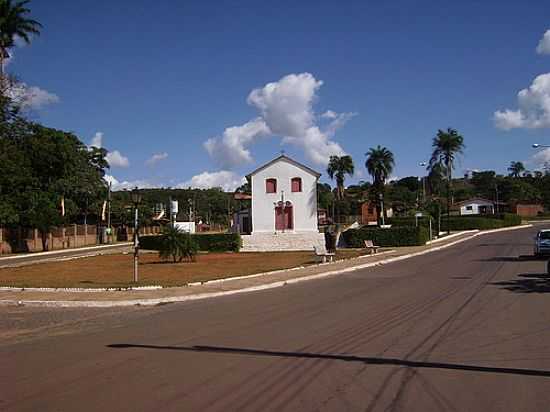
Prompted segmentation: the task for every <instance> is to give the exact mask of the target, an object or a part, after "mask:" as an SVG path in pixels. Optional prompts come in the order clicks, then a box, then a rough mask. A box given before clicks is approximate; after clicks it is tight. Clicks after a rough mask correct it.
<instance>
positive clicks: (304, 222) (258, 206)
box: [235, 155, 324, 251]
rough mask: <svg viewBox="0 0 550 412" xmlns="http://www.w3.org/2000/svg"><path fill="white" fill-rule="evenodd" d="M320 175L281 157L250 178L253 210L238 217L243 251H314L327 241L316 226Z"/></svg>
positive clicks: (236, 220) (241, 213) (258, 170)
mask: <svg viewBox="0 0 550 412" xmlns="http://www.w3.org/2000/svg"><path fill="white" fill-rule="evenodd" d="M320 176H321V174H320V173H318V172H316V171H315V170H313V169H310V168H309V167H307V166H304V165H303V164H301V163H298V162H297V161H295V160H293V159H291V158H289V157H288V156H285V155H281V156H279V157H277V158H276V159H274V160H272V161H271V162H269V163H267V164H265V165H263V166H261V167H259V168H258V169H256V170H254V171H253V172H252V173H250V174H249V175H248V176H247V179H248V181H249V182H250V184H251V189H252V200H251V205H252V207H251V210H250V211H248V213H244V214H243V212H240V213H239V215H238V216H236V217H235V222H236V223H237V222H238V225H237V226H238V229H239V230H240V231H241V232H245V231H244V230H243V228H244V227H246V228H247V231H249V232H250V234H249V235H243V249H242V250H243V251H271V250H312V249H313V246H314V245H316V244H318V243H320V242H324V235H323V234H321V233H319V229H318V226H317V181H318V180H319V177H320Z"/></svg>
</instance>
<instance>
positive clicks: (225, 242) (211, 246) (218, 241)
mask: <svg viewBox="0 0 550 412" xmlns="http://www.w3.org/2000/svg"><path fill="white" fill-rule="evenodd" d="M193 238H194V239H195V240H196V241H197V243H198V245H199V250H203V251H209V252H238V251H239V250H240V248H241V236H240V235H239V234H238V233H204V234H196V235H193Z"/></svg>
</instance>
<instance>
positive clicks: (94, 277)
mask: <svg viewBox="0 0 550 412" xmlns="http://www.w3.org/2000/svg"><path fill="white" fill-rule="evenodd" d="M367 253H368V251H366V250H364V249H349V250H340V251H338V253H337V256H336V258H337V259H349V258H353V257H357V256H360V255H362V254H367ZM139 262H140V264H139V279H140V282H139V283H138V284H135V283H133V282H132V270H133V259H132V256H131V255H128V254H117V255H105V256H94V257H87V258H80V259H75V260H70V261H58V262H49V263H43V264H39V265H32V266H23V267H11V268H4V269H0V286H14V287H21V288H30V287H34V288H127V287H130V286H150V285H155V286H157V285H158V286H184V285H187V284H189V283H194V282H204V281H208V280H213V279H223V278H228V277H233V276H243V275H251V274H255V273H260V272H269V271H274V270H279V269H289V268H293V267H297V266H308V265H314V264H315V263H316V259H315V255H314V254H313V252H263V253H201V254H199V255H198V256H197V257H196V260H195V261H194V262H184V263H171V262H166V261H164V262H163V261H161V260H160V259H159V257H158V255H157V254H156V253H142V254H141V255H140V260H139Z"/></svg>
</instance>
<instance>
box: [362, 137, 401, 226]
mask: <svg viewBox="0 0 550 412" xmlns="http://www.w3.org/2000/svg"><path fill="white" fill-rule="evenodd" d="M365 156H367V160H366V161H365V167H366V168H367V171H368V172H369V174H370V175H371V176H372V180H373V187H374V193H375V194H376V195H378V199H379V200H380V202H379V203H378V206H377V209H378V216H382V213H383V212H382V196H383V194H384V184H385V183H386V180H387V179H388V177H390V175H391V173H392V171H393V167H394V166H395V160H394V158H393V153H392V152H391V151H390V150H388V149H387V148H386V147H382V146H380V145H378V146H377V147H376V148H374V147H371V148H370V150H369V151H368V152H367V153H365Z"/></svg>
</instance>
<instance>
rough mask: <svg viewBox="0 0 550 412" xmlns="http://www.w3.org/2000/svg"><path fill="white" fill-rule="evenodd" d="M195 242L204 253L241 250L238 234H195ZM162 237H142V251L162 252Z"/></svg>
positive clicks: (140, 241)
mask: <svg viewBox="0 0 550 412" xmlns="http://www.w3.org/2000/svg"><path fill="white" fill-rule="evenodd" d="M191 236H192V238H193V240H194V241H195V242H196V243H197V244H198V245H199V250H201V251H203V252H238V251H239V249H240V248H241V236H240V235H239V234H238V233H208V234H197V233H195V234H193V235H191ZM161 239H162V235H148V236H140V238H139V245H140V247H141V248H142V249H149V250H160V244H161Z"/></svg>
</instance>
